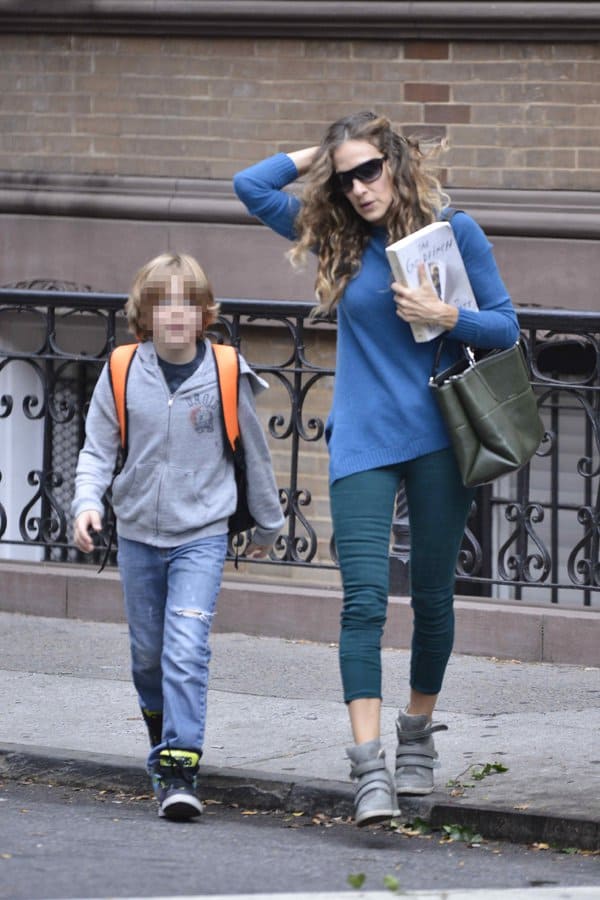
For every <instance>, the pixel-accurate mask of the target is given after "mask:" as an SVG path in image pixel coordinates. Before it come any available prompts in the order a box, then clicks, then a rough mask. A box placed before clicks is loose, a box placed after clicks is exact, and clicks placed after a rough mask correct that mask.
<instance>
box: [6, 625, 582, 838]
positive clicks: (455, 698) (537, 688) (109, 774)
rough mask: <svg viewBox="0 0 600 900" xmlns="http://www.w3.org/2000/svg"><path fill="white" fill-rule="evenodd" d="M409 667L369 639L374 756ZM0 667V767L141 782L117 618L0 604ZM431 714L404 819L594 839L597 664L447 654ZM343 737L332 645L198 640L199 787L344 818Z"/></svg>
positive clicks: (347, 789)
mask: <svg viewBox="0 0 600 900" xmlns="http://www.w3.org/2000/svg"><path fill="white" fill-rule="evenodd" d="M408 663H409V656H408V652H407V651H403V650H386V651H384V711H383V741H384V745H385V747H386V751H387V756H388V761H393V758H394V749H395V730H394V720H395V716H396V714H397V708H398V705H399V704H403V703H404V702H405V700H406V685H407V678H408ZM0 667H1V668H0V699H1V703H2V716H1V718H0V776H2V775H3V776H4V777H9V778H10V777H22V776H24V775H27V776H29V777H44V778H45V779H52V780H55V781H59V782H60V781H62V782H65V783H70V784H78V785H81V784H86V785H91V786H94V787H98V788H104V789H110V788H120V789H124V790H132V791H135V792H137V793H147V792H148V779H147V776H146V775H145V772H144V759H145V756H146V751H147V744H146V741H147V739H146V734H145V728H144V725H143V723H142V720H141V717H140V713H139V709H138V706H137V700H136V696H135V692H134V690H133V687H132V684H131V681H130V676H129V650H128V641H127V630H126V627H125V626H124V625H120V624H106V623H97V622H84V621H78V620H66V619H49V618H41V617H35V616H22V615H18V614H13V613H0ZM436 719H437V721H443V722H445V723H446V724H447V725H448V726H449V731H448V732H446V733H442V734H440V735H438V736H437V737H436V742H437V747H438V750H439V752H440V761H441V766H440V769H439V770H438V771H437V776H436V780H437V790H436V792H435V793H434V794H432V795H431V796H430V797H426V798H405V800H404V801H403V802H402V810H403V818H404V819H406V820H412V819H414V818H415V817H416V816H419V817H420V818H422V819H425V820H428V821H430V823H431V824H432V825H433V826H440V825H442V824H450V823H457V824H464V825H469V826H470V827H472V828H473V829H475V830H477V831H479V832H480V833H482V834H483V835H484V836H487V837H489V838H508V839H511V840H515V841H527V842H531V841H544V842H547V843H556V844H558V845H560V846H563V847H581V848H584V849H598V848H599V847H600V740H599V737H598V736H599V735H600V669H598V668H590V667H583V666H582V667H577V666H565V665H553V664H549V663H518V662H513V661H497V660H490V659H484V658H479V657H469V656H458V655H455V656H454V657H453V658H452V660H451V662H450V665H449V668H448V673H447V677H446V683H445V688H444V692H443V694H442V697H441V700H440V703H439V707H438V711H437V716H436ZM348 741H349V726H348V720H347V713H346V709H345V706H344V704H343V702H342V700H341V691H340V685H339V674H338V665H337V648H336V647H335V646H334V645H326V644H313V643H303V642H292V641H286V640H282V639H278V638H260V637H248V636H246V635H241V634H215V635H214V636H213V662H212V675H211V690H210V695H209V707H208V727H207V735H206V745H205V753H204V757H203V766H202V772H203V785H202V794H203V795H204V796H205V797H208V796H210V797H213V798H214V799H225V800H230V801H232V800H233V801H235V802H239V803H242V804H244V805H245V806H253V807H261V808H268V807H271V808H281V809H291V810H303V811H305V812H311V811H312V812H317V811H319V812H323V813H327V814H331V815H349V814H350V813H351V809H352V788H351V785H350V784H349V781H348V770H349V765H348V761H347V759H346V757H345V747H346V745H347V743H348ZM495 763H499V764H501V765H502V766H505V767H506V768H507V771H506V772H501V773H500V772H497V771H495V770H494V764H495ZM488 764H489V766H490V767H491V774H489V775H486V776H485V777H483V778H481V779H480V780H477V779H476V778H474V777H473V776H474V774H476V773H477V772H478V771H481V769H482V767H485V766H487V765H488Z"/></svg>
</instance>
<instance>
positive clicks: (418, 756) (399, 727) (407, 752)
mask: <svg viewBox="0 0 600 900" xmlns="http://www.w3.org/2000/svg"><path fill="white" fill-rule="evenodd" d="M447 730H448V726H447V725H432V723H431V721H430V719H429V718H428V717H427V716H425V715H423V716H409V715H408V713H405V712H400V713H399V715H398V720H397V722H396V732H397V734H398V747H397V749H396V772H395V775H394V780H395V782H396V793H397V794H430V793H431V792H432V790H433V770H434V768H436V767H437V758H438V755H437V753H436V750H435V745H434V743H433V737H432V735H433V733H434V732H435V731H447Z"/></svg>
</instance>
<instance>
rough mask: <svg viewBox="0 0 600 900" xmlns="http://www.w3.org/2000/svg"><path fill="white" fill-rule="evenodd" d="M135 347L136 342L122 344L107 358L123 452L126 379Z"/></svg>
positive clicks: (124, 443)
mask: <svg viewBox="0 0 600 900" xmlns="http://www.w3.org/2000/svg"><path fill="white" fill-rule="evenodd" d="M137 348H138V344H122V345H121V346H120V347H115V349H114V350H113V351H112V353H111V354H110V356H109V358H108V374H109V378H110V386H111V388H112V392H113V397H114V400H115V409H116V411H117V418H118V420H119V433H120V435H121V447H122V448H123V450H124V451H125V452H127V379H128V378H129V369H130V367H131V361H132V360H133V357H134V354H135V351H136V350H137Z"/></svg>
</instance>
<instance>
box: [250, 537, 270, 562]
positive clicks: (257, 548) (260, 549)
mask: <svg viewBox="0 0 600 900" xmlns="http://www.w3.org/2000/svg"><path fill="white" fill-rule="evenodd" d="M270 549H271V544H255V543H254V541H250V543H249V544H248V546H247V548H246V552H245V553H244V556H245V557H246V559H264V558H265V556H267V554H268V552H269V550H270Z"/></svg>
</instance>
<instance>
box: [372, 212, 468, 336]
mask: <svg viewBox="0 0 600 900" xmlns="http://www.w3.org/2000/svg"><path fill="white" fill-rule="evenodd" d="M385 252H386V254H387V258H388V262H389V264H390V268H391V270H392V272H393V274H394V281H399V282H400V283H401V284H404V285H406V286H407V287H410V288H415V287H418V286H419V271H418V269H419V263H420V262H422V263H424V264H425V272H426V274H427V277H428V278H429V280H430V282H431V284H432V285H433V287H434V288H435V289H436V291H437V293H438V295H439V297H440V298H441V299H442V300H443V301H444V303H450V304H451V305H452V306H457V307H464V308H465V309H478V306H477V301H476V300H475V295H474V294H473V288H472V287H471V282H470V281H469V276H468V275H467V270H466V268H465V264H464V262H463V258H462V256H461V253H460V250H459V249H458V244H457V243H456V238H455V237H454V232H453V231H452V226H451V225H450V222H434V223H433V224H432V225H426V226H425V228H420V229H419V231H415V232H413V234H409V235H407V236H406V237H403V238H401V239H400V240H399V241H396V242H395V243H393V244H390V245H389V247H386V248H385ZM409 324H410V327H411V328H412V333H413V337H414V339H415V341H417V343H423V342H424V341H431V340H433V338H435V337H437V336H438V334H441V333H442V331H443V330H444V329H443V328H441V327H440V326H439V325H426V324H423V323H421V322H410V323H409Z"/></svg>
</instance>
